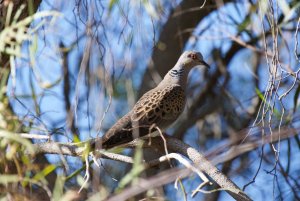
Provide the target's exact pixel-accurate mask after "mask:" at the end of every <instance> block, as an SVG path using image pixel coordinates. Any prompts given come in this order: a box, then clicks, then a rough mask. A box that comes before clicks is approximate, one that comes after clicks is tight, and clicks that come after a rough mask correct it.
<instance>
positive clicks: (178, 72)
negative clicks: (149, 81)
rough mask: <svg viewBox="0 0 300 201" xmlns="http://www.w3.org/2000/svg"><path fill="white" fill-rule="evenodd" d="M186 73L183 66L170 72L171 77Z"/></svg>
mask: <svg viewBox="0 0 300 201" xmlns="http://www.w3.org/2000/svg"><path fill="white" fill-rule="evenodd" d="M183 73H184V69H183V68H181V69H179V70H176V69H172V70H171V72H170V75H171V77H181V76H182V75H183Z"/></svg>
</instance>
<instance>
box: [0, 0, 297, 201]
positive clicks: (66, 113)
mask: <svg viewBox="0 0 300 201" xmlns="http://www.w3.org/2000/svg"><path fill="white" fill-rule="evenodd" d="M0 2H1V5H0V16H1V22H0V23H1V24H0V30H1V32H0V52H1V57H0V64H1V65H0V144H1V153H0V172H1V178H2V179H0V180H2V181H0V187H1V188H0V189H1V191H0V192H1V193H0V195H1V197H7V196H8V197H10V198H11V199H15V200H18V198H19V196H20V199H21V198H22V199H24V200H25V199H28V200H33V199H36V200H41V198H43V199H45V200H50V199H53V200H55V199H61V197H62V196H64V197H63V198H65V200H67V199H69V200H76V199H77V200H87V199H89V200H93V199H96V200H105V199H107V197H108V196H110V197H113V196H114V195H115V194H117V193H118V192H122V191H123V190H124V189H129V188H130V187H131V186H133V185H138V182H139V181H141V180H143V178H144V179H145V178H152V176H153V175H157V174H158V173H160V172H162V171H163V170H164V169H165V168H166V167H158V168H157V167H156V168H153V169H152V170H151V171H145V172H143V173H141V174H139V175H138V176H137V177H135V178H131V180H130V181H131V183H130V184H129V185H127V186H120V185H119V182H120V181H122V179H124V177H125V175H126V173H127V172H129V171H130V169H131V168H132V166H131V165H128V164H125V163H121V162H117V161H112V160H105V159H101V160H99V162H101V164H102V167H101V168H100V169H99V168H98V167H96V166H94V165H91V167H90V172H91V175H92V176H91V179H90V180H89V181H88V182H87V185H86V187H85V188H84V190H83V191H82V192H81V193H80V194H77V191H78V190H79V188H80V187H81V186H82V185H83V182H84V175H85V161H84V159H83V158H80V157H70V156H61V155H50V154H46V155H38V156H36V157H34V159H33V158H32V157H30V156H29V155H28V153H27V152H28V150H31V148H32V143H33V144H36V143H43V142H46V141H48V140H49V139H50V140H51V141H55V142H62V143H66V142H81V141H85V140H88V139H91V138H95V137H99V136H101V135H103V134H104V133H105V132H106V131H107V130H108V129H109V128H110V127H111V126H112V125H113V124H114V123H115V122H116V121H117V120H118V119H119V118H121V117H122V116H123V115H124V114H126V113H127V112H128V111H130V109H131V108H132V106H133V105H134V104H135V102H136V101H137V100H138V98H139V97H141V96H142V95H143V94H144V93H145V92H146V91H148V90H149V89H151V88H153V87H155V86H156V84H157V83H159V82H160V81H161V79H162V78H163V76H164V75H165V74H166V72H167V71H168V70H170V69H171V68H172V67H173V66H174V64H175V63H176V61H177V59H178V57H179V56H180V54H181V53H182V52H183V51H184V50H191V49H193V50H197V51H200V52H201V53H202V54H203V56H204V58H205V61H206V62H207V63H209V64H210V66H211V68H210V69H209V70H207V69H203V68H195V69H193V70H192V71H191V73H190V76H189V78H190V79H189V83H188V86H187V106H186V108H185V111H184V113H183V114H182V115H181V116H180V118H179V120H178V121H176V123H175V124H174V125H173V126H172V127H171V128H170V129H169V130H168V131H167V133H168V134H170V135H173V136H175V137H177V138H178V139H181V140H183V141H184V142H186V143H187V144H189V145H191V146H193V147H194V148H196V149H197V150H199V151H200V152H201V153H204V154H205V155H206V156H207V158H208V159H209V160H210V161H213V163H214V164H216V165H217V167H218V168H219V169H221V170H222V172H223V173H224V174H225V175H227V176H228V177H229V178H231V179H232V180H233V181H234V182H235V183H236V184H237V185H238V186H239V187H240V188H242V189H244V190H245V192H246V193H247V194H248V195H249V196H250V197H251V198H252V199H253V200H265V199H267V200H300V160H299V158H300V152H299V149H300V138H299V135H298V132H299V129H300V127H298V126H299V122H298V119H299V111H298V108H299V103H298V100H299V92H300V86H299V77H298V74H299V71H300V70H299V69H300V68H299V67H300V50H299V49H300V45H299V38H300V37H299V35H300V34H299V33H298V32H299V26H300V17H299V16H300V11H299V6H300V2H299V1H297V0H294V1H289V0H280V1H279V0H278V1H276V0H260V1H255V0H248V1H247V0H242V1H229V0H217V1H210V0H207V1H196V0H183V1H177V0H171V1H167V0H124V1H119V0H103V1H89V0H75V1H61V0H54V1H53V0H52V1H49V0H42V1H38V0H29V1H21V0H19V1H15V0H2V1H0ZM15 134H17V135H15ZM20 134H35V135H37V136H39V137H34V139H31V140H25V139H23V138H21V137H19V136H20ZM118 153H123V154H126V155H134V151H128V150H118ZM143 154H144V157H145V158H153V157H154V156H151V153H148V152H147V151H146V150H143ZM178 167H182V166H181V165H179V164H178ZM167 168H169V166H167ZM200 183H201V180H200V179H199V178H197V177H196V176H195V175H193V176H191V177H188V178H185V179H183V180H182V183H181V184H182V186H181V188H179V190H176V189H175V188H174V183H170V184H167V185H160V184H159V183H157V184H156V185H154V186H153V188H152V189H146V190H145V192H144V193H143V194H142V195H138V196H136V197H134V196H132V198H131V200H150V199H154V198H155V199H157V200H230V199H232V198H231V197H229V195H228V194H227V193H226V192H223V191H217V192H213V193H201V192H200V193H198V194H197V196H195V197H194V198H191V196H190V195H191V192H192V191H193V190H194V189H195V188H197V186H198V185H199V184H200ZM215 188H217V187H215ZM32 189H37V190H36V191H35V192H32ZM212 189H214V188H206V190H212ZM68 196H69V197H68ZM72 196H73V197H72Z"/></svg>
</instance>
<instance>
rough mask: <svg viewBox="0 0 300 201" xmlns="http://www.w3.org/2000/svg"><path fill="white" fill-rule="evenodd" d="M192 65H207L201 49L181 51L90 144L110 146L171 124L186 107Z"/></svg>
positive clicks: (100, 146)
mask: <svg viewBox="0 0 300 201" xmlns="http://www.w3.org/2000/svg"><path fill="white" fill-rule="evenodd" d="M195 66H205V67H207V68H209V65H208V64H207V63H206V62H205V61H204V59H203V56H202V54H201V53H200V52H197V51H194V50H189V51H184V52H183V53H182V54H181V56H180V57H179V59H178V61H177V63H176V64H175V66H174V67H173V68H172V69H170V70H169V71H168V72H167V74H166V75H165V76H164V78H163V80H162V81H161V82H160V83H159V84H158V85H157V86H156V87H155V88H153V89H151V90H150V91H148V92H146V93H145V94H144V95H143V96H142V97H141V98H140V99H139V100H138V101H137V103H136V104H135V105H134V106H133V108H132V110H130V111H129V112H128V113H127V114H126V115H124V116H123V117H122V118H121V119H119V120H118V121H117V122H116V123H115V124H114V125H113V126H112V127H111V128H110V129H109V130H108V131H107V132H106V133H105V134H104V135H103V136H102V137H100V138H98V139H96V140H95V141H94V142H93V144H92V146H94V147H95V148H96V149H97V148H100V149H110V148H113V147H116V146H119V145H122V144H125V143H128V142H131V141H132V140H134V139H136V138H141V137H145V136H146V137H147V136H149V137H155V136H158V135H159V132H163V131H165V130H166V129H167V128H168V127H170V125H171V124H173V123H174V122H175V121H176V119H177V118H178V117H179V115H180V114H181V113H182V112H183V110H184V108H185V102H186V96H185V90H186V84H187V79H188V74H189V72H190V70H191V69H192V68H194V67H195Z"/></svg>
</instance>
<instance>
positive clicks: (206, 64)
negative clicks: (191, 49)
mask: <svg viewBox="0 0 300 201" xmlns="http://www.w3.org/2000/svg"><path fill="white" fill-rule="evenodd" d="M200 63H201V65H203V66H205V67H206V68H210V66H209V65H208V63H206V62H205V61H200Z"/></svg>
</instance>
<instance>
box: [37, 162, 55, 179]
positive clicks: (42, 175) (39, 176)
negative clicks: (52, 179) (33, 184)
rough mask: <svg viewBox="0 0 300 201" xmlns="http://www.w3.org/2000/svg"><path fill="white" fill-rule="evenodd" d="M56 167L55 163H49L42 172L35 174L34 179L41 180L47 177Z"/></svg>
mask: <svg viewBox="0 0 300 201" xmlns="http://www.w3.org/2000/svg"><path fill="white" fill-rule="evenodd" d="M55 169H56V166H55V165H53V164H50V165H47V166H46V167H45V168H44V169H43V170H42V171H41V172H38V173H37V174H36V175H34V177H33V179H35V180H41V179H43V178H45V177H46V176H47V175H48V174H50V173H51V172H53V171H54V170H55Z"/></svg>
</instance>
